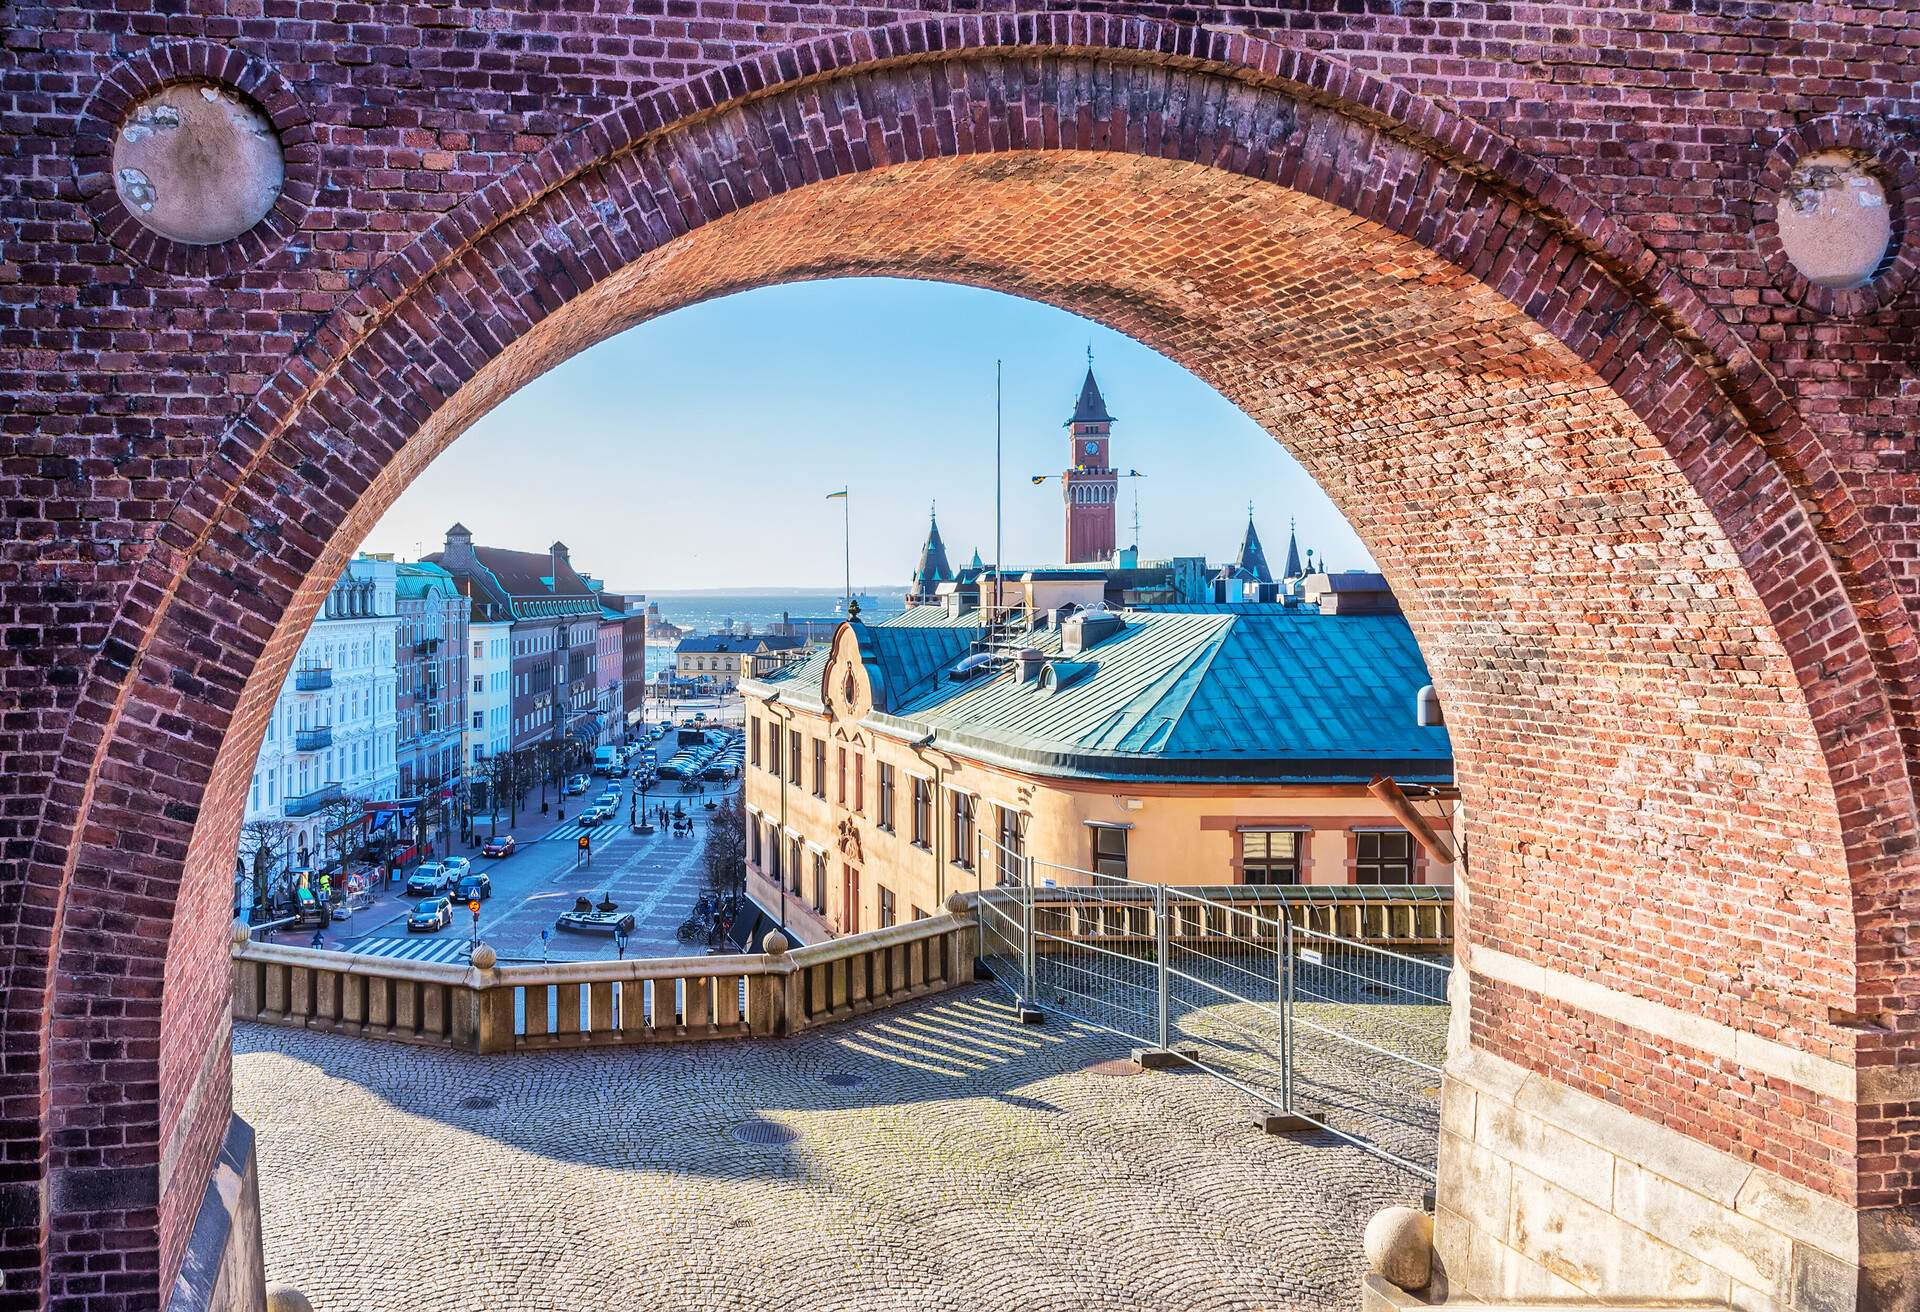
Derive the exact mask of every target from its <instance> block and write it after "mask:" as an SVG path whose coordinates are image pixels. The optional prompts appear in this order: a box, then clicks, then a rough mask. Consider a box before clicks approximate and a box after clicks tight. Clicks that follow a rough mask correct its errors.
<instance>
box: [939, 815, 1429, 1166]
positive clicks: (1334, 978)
mask: <svg viewBox="0 0 1920 1312" xmlns="http://www.w3.org/2000/svg"><path fill="white" fill-rule="evenodd" d="M986 845H987V846H988V847H989V848H990V849H995V848H996V845H995V844H994V843H993V842H992V840H991V839H988V840H986ZM992 855H993V856H994V858H995V859H994V861H993V865H992V868H994V869H999V870H1006V871H1008V872H1010V873H1014V872H1017V873H1018V874H1019V875H1020V876H1021V877H1022V878H1023V879H1024V882H1021V883H1013V884H1006V885H1002V886H1000V887H997V888H994V889H989V890H984V891H983V892H982V893H981V895H980V897H979V898H978V900H977V902H976V907H975V914H976V916H977V917H978V921H979V935H980V953H981V957H982V958H983V960H984V961H985V962H986V964H987V966H988V968H989V969H990V970H991V971H992V973H993V975H994V977H995V978H996V979H998V980H999V981H1001V982H1002V983H1003V984H1004V985H1005V986H1006V987H1007V988H1008V989H1010V990H1011V991H1012V992H1014V993H1015V994H1016V995H1017V996H1018V997H1019V998H1020V1000H1021V1001H1022V1002H1024V1003H1028V1004H1031V1005H1033V1006H1035V1007H1038V1008H1040V1009H1042V1010H1043V1011H1044V1010H1046V1009H1048V1008H1051V1009H1054V1010H1058V1011H1060V1012H1063V1013H1065V1014H1068V1015H1071V1016H1073V1017H1074V1018H1075V1019H1077V1020H1080V1021H1082V1022H1085V1023H1088V1024H1091V1025H1094V1026H1096V1027H1098V1028H1101V1029H1104V1030H1107V1031H1109V1032H1111V1033H1113V1034H1116V1035H1119V1036H1122V1037H1124V1038H1127V1039H1131V1040H1135V1041H1138V1042H1139V1043H1142V1044H1144V1045H1147V1046H1150V1047H1157V1048H1160V1049H1163V1050H1167V1051H1168V1052H1170V1053H1172V1054H1177V1055H1178V1056H1179V1057H1180V1058H1181V1059H1183V1060H1186V1061H1188V1062H1190V1063H1191V1064H1193V1065H1195V1066H1198V1067H1199V1068H1200V1069H1202V1070H1204V1071H1206V1072H1207V1073H1209V1074H1211V1075H1213V1076H1215V1077H1216V1078H1219V1079H1221V1080H1224V1081H1226V1082H1227V1083H1229V1084H1231V1085H1232V1086H1233V1087H1235V1088H1237V1089H1239V1090H1241V1091H1242V1092H1244V1093H1246V1094H1247V1095H1249V1096H1250V1097H1252V1098H1254V1099H1256V1100H1258V1101H1259V1102H1261V1103H1263V1104H1265V1105H1266V1106H1268V1107H1269V1108H1271V1109H1272V1110H1273V1111H1275V1112H1281V1113H1286V1114H1290V1115H1294V1116H1298V1117H1303V1118H1305V1119H1307V1120H1309V1121H1311V1122H1313V1123H1315V1124H1318V1125H1320V1126H1321V1127H1323V1128H1324V1129H1326V1130H1328V1131H1330V1132H1331V1133H1333V1134H1335V1135H1337V1136H1339V1137H1341V1138H1343V1139H1346V1140H1348V1141H1350V1142H1353V1143H1355V1144H1358V1145H1360V1146H1361V1147H1363V1148H1365V1149H1367V1150H1368V1151H1370V1152H1373V1153H1376V1154H1377V1155H1379V1156H1381V1157H1383V1158H1385V1159H1387V1160H1389V1161H1392V1162H1394V1163H1396V1164H1397V1165H1400V1166H1402V1167H1404V1168H1406V1169H1408V1170H1410V1171H1413V1172H1416V1173H1418V1174H1420V1175H1423V1176H1426V1177H1428V1178H1432V1175H1433V1171H1434V1163H1435V1156H1436V1152H1437V1148H1438V1141H1439V1105H1440V1104H1439V1085H1440V1067H1441V1065H1442V1063H1443V1062H1444V1061H1445V1057H1446V1031H1447V976H1448V971H1449V969H1450V967H1451V948H1452V944H1451V941H1450V939H1451V930H1452V906H1451V890H1444V889H1437V888H1431V887H1418V888H1405V889H1392V888H1359V887H1356V888H1351V889H1348V888H1341V887H1337V886H1317V887H1312V888H1303V889H1295V888H1253V887H1244V886H1232V887H1226V888H1208V889H1188V888H1178V887H1172V886H1167V885H1159V884H1145V883H1138V882H1133V881H1128V880H1123V879H1116V878H1113V877H1110V876H1096V875H1094V874H1093V873H1092V872H1090V871H1084V870H1073V869H1071V868H1067V867H1060V866H1051V865H1045V864H1041V863H1035V862H1033V861H1032V860H1031V859H1029V858H1027V857H1025V856H1024V855H1023V854H1020V853H1015V852H1007V851H1000V850H997V849H996V850H994V851H993V852H992ZM1388 945H1391V946H1388Z"/></svg>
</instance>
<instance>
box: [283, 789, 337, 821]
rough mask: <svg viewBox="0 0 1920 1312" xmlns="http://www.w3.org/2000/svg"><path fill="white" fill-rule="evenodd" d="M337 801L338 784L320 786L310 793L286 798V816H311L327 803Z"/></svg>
mask: <svg viewBox="0 0 1920 1312" xmlns="http://www.w3.org/2000/svg"><path fill="white" fill-rule="evenodd" d="M339 800H340V785H339V783H338V782H335V783H330V784H321V785H320V786H319V787H318V788H316V789H314V790H313V791H312V792H310V793H301V794H300V795H299V796H297V797H289V798H287V814H288V815H289V816H302V815H312V814H313V813H314V812H315V811H318V810H319V809H320V808H321V807H323V806H325V805H326V804H327V803H328V802H337V801H339Z"/></svg>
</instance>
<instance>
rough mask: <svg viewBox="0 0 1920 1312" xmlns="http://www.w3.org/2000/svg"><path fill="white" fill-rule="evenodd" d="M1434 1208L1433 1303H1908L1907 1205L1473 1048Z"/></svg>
mask: <svg viewBox="0 0 1920 1312" xmlns="http://www.w3.org/2000/svg"><path fill="white" fill-rule="evenodd" d="M1456 973H1459V972H1456ZM1463 1001H1464V999H1461V998H1458V997H1456V1001H1455V1006H1456V1008H1457V1007H1459V1006H1460V1005H1461V1003H1462V1002H1463ZM1436 1203H1437V1206H1436V1210H1435V1216H1434V1254H1435V1261H1434V1270H1433V1284H1432V1287H1431V1288H1430V1289H1429V1290H1428V1296H1429V1297H1431V1298H1436V1299H1437V1298H1451V1299H1460V1298H1463V1297H1468V1296H1471V1297H1476V1298H1480V1299H1505V1300H1521V1299H1524V1300H1529V1301H1531V1300H1538V1299H1594V1298H1606V1299H1608V1300H1612V1301H1619V1300H1652V1299H1685V1300H1705V1301H1709V1302H1712V1303H1716V1304H1722V1305H1726V1306H1732V1307H1737V1308H1751V1309H1768V1310H1769V1312H1773V1310H1775V1309H1807V1310H1808V1312H1856V1310H1861V1309H1868V1308H1882V1307H1911V1306H1913V1302H1912V1299H1911V1297H1910V1294H1911V1291H1912V1289H1913V1288H1914V1285H1915V1280H1914V1272H1915V1269H1916V1257H1920V1244H1917V1243H1916V1240H1915V1233H1916V1231H1915V1228H1914V1226H1913V1225H1912V1222H1911V1221H1910V1219H1909V1218H1908V1217H1907V1216H1906V1214H1905V1213H1904V1212H1897V1211H1857V1210H1856V1209H1855V1208H1854V1207H1853V1206H1852V1205H1851V1204H1849V1203H1847V1202H1844V1201H1841V1200H1839V1199H1836V1198H1833V1197H1831V1196H1828V1195H1826V1194H1823V1193H1821V1192H1818V1191H1816V1190H1814V1189H1812V1188H1809V1187H1807V1186H1806V1185H1804V1184H1801V1183H1798V1182H1796V1181H1793V1180H1790V1179H1788V1178H1786V1177H1785V1176H1783V1175H1782V1174H1780V1173H1778V1172H1776V1171H1773V1170H1769V1169H1766V1168H1765V1167H1762V1166H1760V1165H1756V1164H1754V1163H1753V1162H1750V1161H1746V1160H1742V1159H1741V1158H1739V1157H1737V1156H1735V1155H1733V1154H1731V1153H1729V1152H1725V1151H1722V1150H1720V1149H1719V1148H1717V1147H1714V1146H1711V1145H1709V1144H1708V1143H1705V1142H1702V1141H1701V1139H1700V1138H1698V1137H1695V1136H1694V1135H1690V1134H1685V1133H1682V1132H1680V1131H1679V1130H1676V1129H1672V1128H1669V1127H1667V1126H1665V1125H1661V1124H1659V1123H1657V1122H1656V1121H1653V1120H1651V1119H1648V1118H1646V1117H1643V1116H1640V1115H1636V1114H1635V1113H1633V1112H1629V1111H1627V1110H1625V1109H1624V1108H1622V1107H1619V1106H1616V1105H1614V1104H1613V1103H1611V1102H1608V1101H1605V1100H1603V1099H1601V1098H1599V1097H1596V1096H1593V1095H1590V1094H1587V1093H1582V1092H1579V1091H1576V1090H1574V1089H1570V1088H1568V1087H1566V1086H1565V1085H1562V1084H1559V1083H1556V1082H1555V1081H1553V1080H1551V1079H1548V1078H1547V1077H1545V1076H1543V1075H1540V1074H1538V1073H1536V1072H1533V1071H1529V1070H1527V1069H1525V1068H1524V1067H1521V1066H1518V1065H1516V1064H1514V1063H1512V1062H1510V1061H1507V1060H1504V1059H1502V1058H1500V1057H1498V1056H1495V1055H1492V1054H1490V1053H1487V1052H1484V1051H1480V1050H1478V1049H1475V1048H1470V1047H1469V1048H1465V1049H1463V1050H1461V1051H1457V1052H1455V1053H1454V1055H1453V1056H1452V1057H1451V1058H1450V1059H1449V1061H1448V1063H1447V1067H1446V1073H1445V1077H1444V1079H1443V1081H1442V1097H1441V1134H1440V1170H1439V1184H1438V1188H1437V1197H1436Z"/></svg>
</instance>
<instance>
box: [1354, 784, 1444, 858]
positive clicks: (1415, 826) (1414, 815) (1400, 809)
mask: <svg viewBox="0 0 1920 1312" xmlns="http://www.w3.org/2000/svg"><path fill="white" fill-rule="evenodd" d="M1367 791H1368V792H1369V793H1372V794H1373V795H1374V797H1376V798H1378V799H1379V801H1380V804H1381V805H1382V806H1384V807H1386V808H1387V810H1389V811H1391V812H1393V815H1394V818H1395V819H1396V820H1398V821H1399V822H1400V823H1401V824H1403V825H1405V826H1406V827H1407V832H1408V833H1410V834H1412V835H1413V837H1414V841H1415V842H1417V843H1419V844H1420V846H1422V847H1424V848H1426V849H1427V855H1428V856H1431V857H1432V858H1433V859H1434V860H1435V861H1438V862H1439V863H1440V864H1441V865H1452V864H1453V845H1452V844H1451V843H1449V842H1447V840H1446V839H1444V838H1442V837H1441V836H1440V835H1439V834H1437V833H1435V832H1434V828H1433V826H1432V825H1431V824H1429V823H1427V818H1426V817H1425V816H1423V815H1421V814H1420V813H1419V812H1418V811H1416V810H1415V809H1414V806H1413V800H1412V799H1411V798H1409V797H1408V796H1407V795H1406V794H1405V793H1403V792H1401V791H1400V785H1399V784H1397V783H1395V782H1394V781H1393V780H1392V779H1391V778H1390V777H1389V776H1387V775H1380V776H1379V777H1377V778H1375V779H1374V780H1373V782H1372V783H1370V784H1368V785H1367Z"/></svg>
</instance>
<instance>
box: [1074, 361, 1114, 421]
mask: <svg viewBox="0 0 1920 1312" xmlns="http://www.w3.org/2000/svg"><path fill="white" fill-rule="evenodd" d="M1067 422H1068V423H1069V424H1110V423H1112V422H1113V416H1112V415H1110V414H1108V413H1107V399H1106V398H1105V397H1104V396H1101V395H1100V384H1099V383H1096V382H1095V381H1094V380H1093V366H1092V365H1088V366H1087V380H1086V381H1085V382H1084V383H1081V384H1080V399H1079V400H1078V401H1077V402H1075V403H1074V407H1073V418H1071V419H1069V420H1067Z"/></svg>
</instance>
